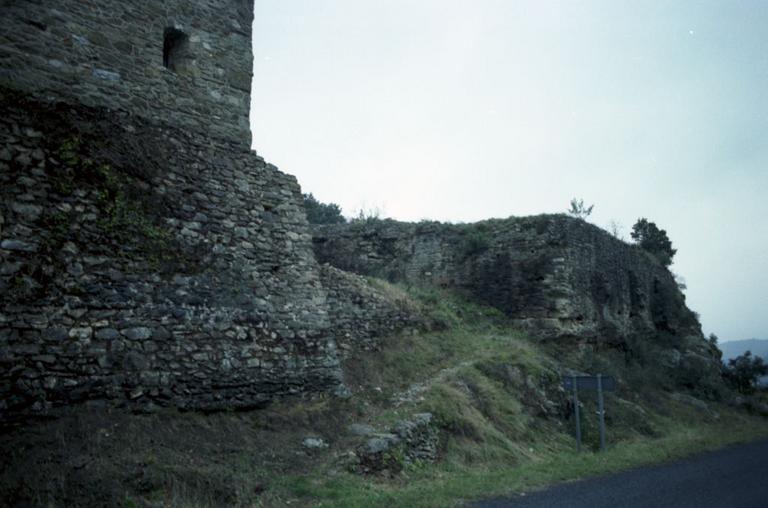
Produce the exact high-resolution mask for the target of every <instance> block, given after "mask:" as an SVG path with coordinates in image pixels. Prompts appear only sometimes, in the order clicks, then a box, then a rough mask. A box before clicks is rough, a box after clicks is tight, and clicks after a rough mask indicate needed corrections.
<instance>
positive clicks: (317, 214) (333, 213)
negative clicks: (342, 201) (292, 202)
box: [302, 192, 347, 224]
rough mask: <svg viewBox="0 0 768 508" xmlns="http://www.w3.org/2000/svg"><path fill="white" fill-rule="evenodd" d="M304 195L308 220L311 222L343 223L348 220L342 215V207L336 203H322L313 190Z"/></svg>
mask: <svg viewBox="0 0 768 508" xmlns="http://www.w3.org/2000/svg"><path fill="white" fill-rule="evenodd" d="M302 196H303V198H304V210H305V212H306V214H307V221H308V222H309V223H310V224H343V223H345V222H346V221H347V220H346V219H345V218H344V216H343V215H341V207H340V206H339V205H337V204H336V203H322V202H320V201H318V200H317V199H316V198H315V196H313V195H312V193H311V192H310V193H309V194H302Z"/></svg>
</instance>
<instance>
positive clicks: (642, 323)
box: [313, 215, 701, 344]
mask: <svg viewBox="0 0 768 508" xmlns="http://www.w3.org/2000/svg"><path fill="white" fill-rule="evenodd" d="M313 236H314V246H315V254H316V256H317V258H318V261H320V262H322V263H330V264H332V265H333V266H336V267H337V268H340V269H342V270H348V271H352V272H355V273H361V274H366V275H374V276H378V277H383V278H385V279H387V280H390V281H405V282H407V283H412V284H433V285H438V286H443V287H452V288H456V289H459V290H462V291H466V292H468V293H469V294H471V295H473V296H474V297H475V298H476V299H478V300H479V301H481V302H483V303H486V304H489V305H492V306H495V307H497V308H499V309H500V310H502V311H504V312H505V313H506V314H507V315H509V316H511V317H512V318H513V319H514V320H515V321H516V322H517V324H518V325H520V326H522V327H524V328H527V329H528V330H530V331H531V332H533V333H534V334H535V335H537V336H539V337H542V338H550V339H551V338H569V337H571V338H579V339H584V340H590V341H597V340H600V341H603V342H608V343H614V344H621V343H623V342H624V341H625V340H626V339H627V338H628V337H631V336H659V335H660V334H662V335H668V336H677V337H678V338H680V340H682V338H684V337H687V336H694V337H699V338H700V337H701V331H700V326H699V323H698V320H697V319H696V316H695V315H694V314H693V313H692V312H691V311H690V310H689V309H688V308H687V307H686V306H685V298H684V296H683V295H682V293H680V291H679V290H678V288H677V285H676V284H675V281H674V278H673V277H672V275H671V274H670V273H669V271H668V270H667V269H666V268H664V267H663V266H661V265H660V264H659V263H658V262H656V261H655V260H654V259H653V258H652V257H651V256H650V255H648V254H647V253H645V252H643V251H642V250H640V249H639V248H637V247H636V246H633V245H628V244H626V243H624V242H622V241H619V240H617V239H615V238H613V237H612V236H610V235H609V234H608V233H607V232H605V231H603V230H601V229H599V228H597V227H595V226H593V225H591V224H588V223H586V222H584V221H581V220H576V219H573V218H570V217H566V216H563V215H542V216H536V217H522V218H510V219H504V220H488V221H483V222H479V223H476V224H460V225H450V224H440V223H434V222H424V223H418V224H412V223H401V222H395V221H391V220H384V221H377V220H372V221H362V222H356V223H352V224H347V225H335V226H318V227H316V228H315V229H314V231H313Z"/></svg>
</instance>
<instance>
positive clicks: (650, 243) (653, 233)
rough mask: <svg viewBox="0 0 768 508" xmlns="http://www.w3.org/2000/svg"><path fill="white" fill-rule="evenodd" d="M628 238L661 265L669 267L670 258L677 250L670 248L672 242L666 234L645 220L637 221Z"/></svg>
mask: <svg viewBox="0 0 768 508" xmlns="http://www.w3.org/2000/svg"><path fill="white" fill-rule="evenodd" d="M630 236H631V237H632V239H633V240H634V241H635V243H637V245H639V246H640V248H642V249H643V250H646V251H648V252H650V253H651V254H653V256H654V257H655V258H656V259H658V260H659V262H660V263H661V264H662V265H664V266H669V265H671V264H672V258H673V257H674V256H675V253H676V252H677V249H673V248H672V242H671V241H670V239H669V237H668V236H667V232H666V231H664V230H663V229H659V228H658V226H656V224H655V223H653V222H650V221H648V219H645V218H641V219H637V222H636V223H635V225H634V226H632V232H631V233H630Z"/></svg>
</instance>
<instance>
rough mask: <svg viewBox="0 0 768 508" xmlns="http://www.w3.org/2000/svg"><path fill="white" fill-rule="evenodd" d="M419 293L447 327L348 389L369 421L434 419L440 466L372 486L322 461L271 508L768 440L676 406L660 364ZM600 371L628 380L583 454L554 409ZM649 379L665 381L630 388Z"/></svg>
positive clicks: (443, 499) (365, 357)
mask: <svg viewBox="0 0 768 508" xmlns="http://www.w3.org/2000/svg"><path fill="white" fill-rule="evenodd" d="M415 296H416V297H417V298H418V299H419V300H420V301H422V302H423V303H424V305H425V308H426V309H427V312H429V313H431V314H432V316H433V318H436V320H437V321H439V322H442V323H443V324H444V325H445V327H446V330H445V331H442V332H435V333H428V334H422V335H418V336H405V337H397V338H392V339H390V340H389V341H388V342H387V345H386V346H385V348H384V349H383V350H382V351H381V352H376V353H367V354H359V355H357V356H356V357H355V358H353V359H350V360H349V361H348V362H347V374H348V382H349V384H350V385H351V388H352V389H353V392H354V393H355V397H356V398H357V399H358V400H361V401H365V402H366V403H367V404H366V409H365V411H364V412H363V414H361V415H360V416H364V417H365V418H367V419H368V421H370V422H379V423H383V424H386V423H389V422H392V421H394V420H396V419H397V418H403V417H407V416H408V415H409V414H413V413H417V412H422V411H429V412H432V413H433V414H434V415H435V416H436V417H437V422H438V424H439V426H440V427H441V430H442V432H443V436H444V443H443V449H442V458H441V460H440V462H439V463H438V464H434V465H429V464H415V465H406V467H405V469H404V471H403V472H401V473H399V474H397V475H392V476H387V475H382V476H378V477H367V478H366V477H360V476H358V475H354V474H351V473H348V472H345V471H343V470H341V469H339V468H338V467H336V466H335V465H333V466H330V467H328V466H327V465H323V464H321V465H320V466H319V467H317V468H316V469H315V470H314V471H313V472H312V473H310V474H304V475H294V476H288V477H283V478H281V479H280V481H279V482H278V483H277V485H275V487H274V489H273V491H272V494H273V496H274V497H271V498H270V496H269V495H268V496H267V497H265V498H264V499H263V501H262V502H263V503H264V504H263V505H264V506H268V505H270V504H271V503H276V502H289V501H291V502H292V504H294V503H297V504H307V505H318V506H334V507H336V506H435V507H442V506H451V505H455V504H460V503H461V502H463V501H466V500H469V499H476V498H479V497H485V496H490V495H496V494H505V493H510V492H515V491H520V490H527V489H531V488H536V487H540V486H543V485H547V484H551V483H554V482H559V481H566V480H574V479H578V478H583V477H587V476H592V475H597V474H602V473H607V472H611V471H617V470H621V469H626V468H629V467H633V466H639V465H643V464H649V463H654V462H661V461H666V460H670V459H673V458H678V457H682V456H685V455H688V454H691V453H696V452H700V451H704V450H709V449H713V448H717V447H720V446H724V445H727V444H731V443H736V442H743V441H748V440H751V439H757V438H759V437H766V436H768V425H766V422H765V420H764V419H761V418H759V417H754V416H750V415H746V414H744V413H742V412H738V411H734V410H732V409H730V408H728V407H726V406H725V405H722V404H718V403H715V402H709V403H708V406H709V409H708V410H703V409H701V408H696V407H693V406H690V405H686V404H683V403H680V402H677V401H675V400H673V399H672V398H671V397H670V394H669V393H668V392H667V391H666V390H668V389H669V387H670V385H671V384H672V380H670V379H667V378H665V374H664V373H663V371H660V370H657V369H655V368H654V367H653V366H651V365H638V364H633V363H629V364H626V363H624V360H623V355H618V354H617V353H615V352H611V351H603V352H600V351H597V352H596V351H595V350H594V349H592V348H585V349H582V350H581V351H579V349H578V348H576V347H568V346H548V347H544V346H543V345H538V344H536V343H535V342H533V341H531V340H529V339H527V338H526V337H524V336H523V335H521V334H520V333H519V332H517V331H516V330H514V329H512V328H510V327H509V326H507V325H506V324H505V320H504V318H503V316H501V315H500V314H498V313H497V312H496V311H495V310H493V309H489V308H484V307H479V306H476V305H473V304H469V303H467V302H464V301H462V300H461V299H459V298H456V297H455V296H453V295H450V294H448V293H435V292H424V291H421V292H419V293H417V294H416V295H415ZM600 367H602V368H603V370H602V371H603V372H606V370H605V369H607V371H609V372H611V373H612V374H614V375H617V376H618V377H619V379H620V380H621V381H622V383H621V386H620V388H619V390H618V391H617V392H616V393H615V394H608V395H607V399H606V402H607V409H608V411H607V413H608V414H607V423H608V432H609V440H610V447H609V450H608V452H607V453H598V452H597V439H598V433H597V427H596V421H595V420H596V418H595V417H594V416H593V415H594V414H595V411H596V404H595V403H594V401H592V400H590V398H589V396H588V395H586V396H584V398H585V399H586V400H585V401H584V405H585V407H584V414H585V415H586V416H585V418H584V421H583V428H584V432H585V439H586V444H587V449H588V450H587V452H586V453H582V454H576V453H575V452H574V442H573V438H572V421H571V419H570V417H566V416H567V415H563V414H558V413H557V411H550V412H549V414H547V412H546V411H545V410H543V407H544V406H546V401H548V400H554V401H556V402H557V403H558V405H559V407H563V406H566V407H567V402H566V401H565V399H566V398H567V395H566V394H565V393H562V392H561V391H560V390H559V379H560V373H561V372H562V371H563V369H568V368H571V369H576V370H579V369H589V370H590V371H591V370H592V369H595V368H597V369H598V370H600ZM644 378H650V379H652V383H653V384H654V385H653V386H642V388H641V389H639V390H637V389H635V390H633V389H632V388H631V387H630V386H629V384H630V383H635V384H641V383H640V381H641V380H642V379H644ZM409 388H410V389H409ZM414 388H416V389H415V390H414ZM403 393H405V394H407V395H408V396H405V397H403V395H402V394H403ZM393 401H394V404H393ZM553 413H554V414H553ZM380 426H382V427H386V425H380Z"/></svg>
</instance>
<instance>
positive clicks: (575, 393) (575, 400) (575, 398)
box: [571, 376, 581, 453]
mask: <svg viewBox="0 0 768 508" xmlns="http://www.w3.org/2000/svg"><path fill="white" fill-rule="evenodd" d="M571 379H572V380H573V409H574V411H576V453H579V452H581V420H580V418H579V386H578V385H579V384H578V382H577V379H576V376H572V377H571Z"/></svg>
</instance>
